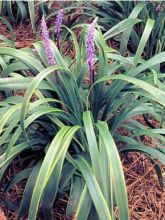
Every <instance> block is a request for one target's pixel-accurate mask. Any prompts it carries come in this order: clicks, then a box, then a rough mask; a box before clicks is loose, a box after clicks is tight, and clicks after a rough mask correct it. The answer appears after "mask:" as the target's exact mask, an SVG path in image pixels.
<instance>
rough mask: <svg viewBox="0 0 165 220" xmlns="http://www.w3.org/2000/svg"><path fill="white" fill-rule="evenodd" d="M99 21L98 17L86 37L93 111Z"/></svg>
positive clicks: (91, 108)
mask: <svg viewBox="0 0 165 220" xmlns="http://www.w3.org/2000/svg"><path fill="white" fill-rule="evenodd" d="M96 23H97V18H95V19H94V20H93V22H92V23H91V24H90V26H89V30H88V35H87V39H86V56H87V64H88V66H89V74H90V76H89V89H90V98H89V99H90V110H91V111H93V91H92V85H93V83H94V58H95V43H94V32H95V27H96Z"/></svg>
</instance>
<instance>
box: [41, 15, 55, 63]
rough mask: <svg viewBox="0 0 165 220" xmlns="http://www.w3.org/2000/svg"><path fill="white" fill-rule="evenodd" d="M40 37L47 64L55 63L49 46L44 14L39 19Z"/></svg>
mask: <svg viewBox="0 0 165 220" xmlns="http://www.w3.org/2000/svg"><path fill="white" fill-rule="evenodd" d="M41 39H42V41H43V43H44V49H45V54H46V57H47V60H48V64H49V65H51V66H53V65H55V64H56V61H55V59H54V54H53V51H52V48H51V44H50V38H49V31H48V28H47V25H46V22H45V18H44V16H43V17H42V20H41Z"/></svg>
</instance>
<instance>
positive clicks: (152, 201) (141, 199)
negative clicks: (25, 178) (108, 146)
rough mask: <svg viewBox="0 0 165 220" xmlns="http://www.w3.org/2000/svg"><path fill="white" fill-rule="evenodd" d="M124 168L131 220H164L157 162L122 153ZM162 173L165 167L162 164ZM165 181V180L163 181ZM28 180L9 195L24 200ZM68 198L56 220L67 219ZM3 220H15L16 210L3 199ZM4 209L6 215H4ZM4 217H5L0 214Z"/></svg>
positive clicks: (164, 196)
mask: <svg viewBox="0 0 165 220" xmlns="http://www.w3.org/2000/svg"><path fill="white" fill-rule="evenodd" d="M122 163H123V169H124V173H125V178H126V184H127V190H128V200H129V209H130V215H131V220H164V219H165V193H164V192H163V191H162V189H161V188H160V186H159V182H158V179H157V175H156V172H155V170H154V165H153V164H151V162H150V161H149V159H148V158H147V157H146V156H144V155H142V154H140V153H128V154H123V155H122ZM21 168H22V166H21V165H20V166H16V165H13V166H12V167H10V169H9V171H8V172H7V174H6V175H5V182H6V181H9V180H10V178H11V176H13V175H15V174H16V173H18V172H19V170H20V169H21ZM161 169H162V172H163V174H164V173H165V168H164V167H161ZM164 183H165V180H164ZM24 186H25V182H21V183H17V184H15V185H14V187H13V188H12V190H10V191H9V192H8V193H7V195H6V197H7V198H8V199H10V201H12V202H18V201H20V200H21V196H22V194H23V190H24ZM3 197H4V192H3V186H2V187H1V189H0V198H3ZM66 204H67V199H65V198H64V199H60V200H58V201H57V202H56V203H55V206H54V217H55V219H57V220H66V219H67V218H66V216H65V207H66ZM0 210H1V212H0V220H3V219H4V220H5V216H6V218H7V219H8V220H15V219H16V212H15V211H11V210H7V209H6V208H5V206H4V204H3V203H2V201H0ZM3 212H4V213H5V214H3ZM1 216H2V217H1Z"/></svg>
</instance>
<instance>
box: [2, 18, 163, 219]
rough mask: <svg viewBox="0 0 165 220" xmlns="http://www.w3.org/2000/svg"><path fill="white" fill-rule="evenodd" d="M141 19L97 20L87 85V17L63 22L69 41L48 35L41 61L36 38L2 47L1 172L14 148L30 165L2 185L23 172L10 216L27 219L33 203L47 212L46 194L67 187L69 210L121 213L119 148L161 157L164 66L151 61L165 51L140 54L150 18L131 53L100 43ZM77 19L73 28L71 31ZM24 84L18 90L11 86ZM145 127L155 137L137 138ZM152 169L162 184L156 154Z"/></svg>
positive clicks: (90, 214)
mask: <svg viewBox="0 0 165 220" xmlns="http://www.w3.org/2000/svg"><path fill="white" fill-rule="evenodd" d="M139 22H141V21H140V20H138V19H136V18H130V19H126V20H123V21H122V22H120V23H119V24H117V25H116V26H114V27H112V28H111V29H110V30H108V31H107V32H106V33H104V35H103V34H102V32H101V30H100V29H99V27H97V28H96V30H95V35H94V39H95V44H96V54H95V55H96V57H95V62H94V67H95V68H94V79H93V84H92V85H89V82H88V79H89V68H88V65H87V63H86V55H85V46H84V45H85V39H86V36H87V30H88V27H87V25H86V24H82V25H81V26H76V27H74V28H73V29H72V30H71V29H69V28H67V27H63V29H66V30H67V35H66V38H67V41H65V38H63V41H62V40H60V38H59V39H58V40H59V44H58V45H59V47H57V46H56V44H55V43H54V42H53V41H52V42H51V48H52V50H53V54H54V58H55V61H56V65H53V66H49V65H48V61H47V59H46V54H45V51H44V47H43V43H42V42H37V43H35V44H34V48H35V50H33V49H22V50H17V49H13V48H0V56H1V57H0V64H1V78H0V90H1V91H3V93H4V96H5V97H6V98H5V100H4V101H3V102H1V103H0V114H1V117H0V134H1V136H0V146H1V148H0V171H1V172H0V180H2V178H3V175H4V173H5V171H6V170H7V168H8V167H9V166H10V164H12V163H16V162H18V160H19V156H20V155H21V157H20V158H21V160H22V161H25V162H26V161H31V167H30V168H26V169H24V170H22V171H20V172H19V173H18V174H17V175H15V176H14V177H13V178H12V179H11V181H10V182H9V183H8V185H7V186H6V191H8V190H9V189H10V188H11V187H12V185H13V184H15V183H16V182H18V181H21V180H23V179H26V180H27V181H26V186H25V190H24V194H23V198H22V202H21V204H20V207H19V210H18V219H21V217H23V216H25V215H27V214H28V219H30V220H35V219H36V216H37V212H38V210H39V208H40V210H41V213H42V215H43V218H42V219H52V218H53V217H52V209H53V204H54V201H55V200H57V199H58V198H59V197H62V196H63V195H66V194H67V195H68V203H67V207H66V215H67V216H74V219H78V220H85V219H101V220H110V219H112V220H115V219H116V216H115V215H114V209H115V208H117V210H118V218H119V219H120V220H128V219H129V210H128V201H127V192H126V186H125V180H124V175H123V170H122V164H121V161H120V157H119V152H120V153H122V152H130V151H138V152H142V153H144V154H146V155H147V156H148V157H149V158H150V159H151V162H152V163H155V164H156V163H157V162H156V161H157V160H159V161H160V162H161V163H162V164H164V163H165V155H164V153H165V149H164V147H163V146H164V144H165V137H164V133H165V130H164V112H165V111H164V109H165V91H164V85H163V83H162V82H163V81H164V77H165V76H164V74H163V73H161V72H160V71H159V68H158V65H159V64H160V63H163V62H165V53H164V52H162V53H160V54H157V55H155V56H154V57H152V58H151V59H149V60H147V61H146V60H143V59H142V58H141V55H142V53H143V51H144V48H145V45H146V42H147V40H148V38H149V35H150V32H151V30H152V29H153V27H154V21H153V20H148V21H147V22H146V24H145V29H144V32H143V34H142V38H141V40H140V42H139V45H138V49H137V51H136V53H135V55H134V56H132V57H123V56H122V55H121V54H120V53H119V52H118V51H116V50H115V49H113V48H110V47H109V46H108V45H107V40H108V39H110V38H111V37H114V36H117V35H118V34H121V33H123V32H124V33H126V32H127V31H128V30H130V29H132V28H133V25H135V24H137V23H139ZM77 28H78V29H80V28H81V34H80V37H79V40H78V41H77V38H76V35H75V33H74V32H75V30H77ZM129 33H130V31H129ZM146 33H147V34H146ZM64 42H65V43H64ZM66 43H68V47H67V48H69V52H68V50H66V49H65V45H66ZM121 44H123V42H122V41H121ZM29 73H30V76H29ZM89 88H90V89H89ZM22 89H23V90H24V89H25V90H26V91H25V96H24V97H20V96H13V95H12V93H13V91H19V90H22ZM91 91H92V93H91ZM91 94H92V106H93V107H92V111H89V109H90V103H89V102H90V100H91V99H89V97H90V98H91ZM136 115H144V117H146V116H148V115H149V116H150V117H152V118H154V119H155V120H157V122H158V124H159V127H154V128H148V127H146V126H144V125H142V124H141V123H139V122H137V121H136V120H135V119H134V116H136ZM146 120H148V119H146ZM148 123H149V122H148ZM119 130H122V131H126V132H123V133H122V132H119ZM125 133H126V134H125ZM128 134H130V135H128ZM144 135H148V136H150V137H151V138H152V139H153V140H154V141H155V144H156V145H157V147H155V148H153V147H150V146H147V145H144V144H143V138H144ZM119 143H120V147H118V148H117V145H118V144H119ZM155 169H156V172H157V173H158V178H159V182H160V184H161V186H162V176H161V172H160V170H159V168H158V166H157V164H156V166H155Z"/></svg>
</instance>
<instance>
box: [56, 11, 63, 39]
mask: <svg viewBox="0 0 165 220" xmlns="http://www.w3.org/2000/svg"><path fill="white" fill-rule="evenodd" d="M63 17H64V10H63V9H60V10H59V12H58V15H57V18H56V21H55V24H54V34H55V37H56V39H58V38H59V35H60V30H61V25H62V20H63Z"/></svg>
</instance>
